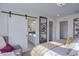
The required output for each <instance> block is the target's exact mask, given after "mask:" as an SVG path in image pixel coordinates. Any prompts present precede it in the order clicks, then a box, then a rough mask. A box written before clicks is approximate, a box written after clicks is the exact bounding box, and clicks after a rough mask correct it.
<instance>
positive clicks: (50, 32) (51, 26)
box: [49, 21, 53, 41]
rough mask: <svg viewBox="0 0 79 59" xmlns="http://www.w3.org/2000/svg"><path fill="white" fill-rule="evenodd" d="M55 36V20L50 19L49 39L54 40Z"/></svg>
mask: <svg viewBox="0 0 79 59" xmlns="http://www.w3.org/2000/svg"><path fill="white" fill-rule="evenodd" d="M52 38H53V22H52V21H49V41H52Z"/></svg>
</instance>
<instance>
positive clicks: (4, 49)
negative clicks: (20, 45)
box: [1, 44, 14, 53]
mask: <svg viewBox="0 0 79 59" xmlns="http://www.w3.org/2000/svg"><path fill="white" fill-rule="evenodd" d="M13 49H14V48H13V47H12V46H11V45H10V44H7V45H6V46H5V47H4V48H3V49H1V52H2V53H5V52H11V51H12V50H13Z"/></svg>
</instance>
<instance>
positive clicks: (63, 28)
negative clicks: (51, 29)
mask: <svg viewBox="0 0 79 59" xmlns="http://www.w3.org/2000/svg"><path fill="white" fill-rule="evenodd" d="M67 35H68V21H62V22H60V39H67Z"/></svg>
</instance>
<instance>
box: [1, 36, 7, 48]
mask: <svg viewBox="0 0 79 59" xmlns="http://www.w3.org/2000/svg"><path fill="white" fill-rule="evenodd" d="M5 46H6V42H5V40H4V38H3V37H2V36H0V49H2V48H4V47H5Z"/></svg>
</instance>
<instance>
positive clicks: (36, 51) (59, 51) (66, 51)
mask: <svg viewBox="0 0 79 59" xmlns="http://www.w3.org/2000/svg"><path fill="white" fill-rule="evenodd" d="M70 41H72V40H70ZM70 41H66V40H63V39H60V40H58V41H56V42H52V41H50V42H47V43H43V44H40V45H38V46H36V47H34V48H33V49H32V51H31V55H32V56H77V55H78V53H77V52H78V51H77V50H74V49H71V48H67V47H69V46H68V44H67V45H66V43H70ZM71 45H72V44H71Z"/></svg>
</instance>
